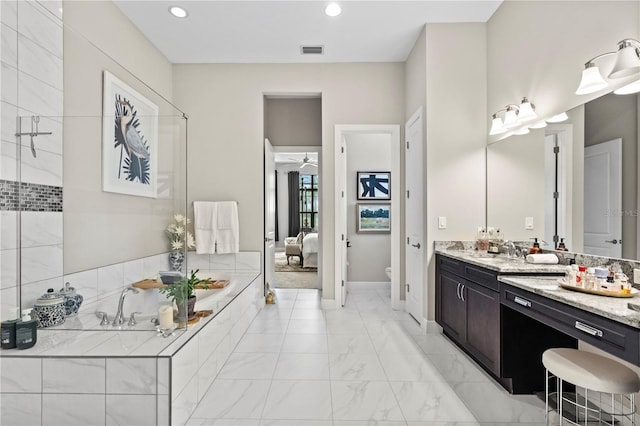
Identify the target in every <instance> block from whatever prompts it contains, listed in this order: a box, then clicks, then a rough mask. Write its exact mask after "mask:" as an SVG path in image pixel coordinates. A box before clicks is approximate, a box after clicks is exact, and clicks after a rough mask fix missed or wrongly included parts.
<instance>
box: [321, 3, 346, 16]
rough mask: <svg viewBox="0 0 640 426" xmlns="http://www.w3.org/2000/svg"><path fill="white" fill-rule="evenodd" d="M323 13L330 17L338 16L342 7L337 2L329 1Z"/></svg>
mask: <svg viewBox="0 0 640 426" xmlns="http://www.w3.org/2000/svg"><path fill="white" fill-rule="evenodd" d="M324 13H326V14H327V16H331V17H333V16H338V15H340V14H341V13H342V8H341V7H340V5H339V4H338V3H329V4H328V5H327V7H326V8H325V9H324Z"/></svg>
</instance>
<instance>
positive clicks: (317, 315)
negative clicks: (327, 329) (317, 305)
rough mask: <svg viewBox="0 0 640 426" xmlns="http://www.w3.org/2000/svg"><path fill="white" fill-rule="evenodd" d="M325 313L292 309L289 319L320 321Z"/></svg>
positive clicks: (318, 310) (314, 310)
mask: <svg viewBox="0 0 640 426" xmlns="http://www.w3.org/2000/svg"><path fill="white" fill-rule="evenodd" d="M325 316H326V313H325V311H322V310H320V309H300V308H295V307H294V308H293V311H292V312H291V319H296V320H299V319H312V320H321V319H323V318H325Z"/></svg>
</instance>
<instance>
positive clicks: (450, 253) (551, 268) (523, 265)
mask: <svg viewBox="0 0 640 426" xmlns="http://www.w3.org/2000/svg"><path fill="white" fill-rule="evenodd" d="M436 253H438V254H441V255H443V256H447V257H451V258H453V259H457V260H462V261H463V262H467V263H471V264H473V265H476V266H481V267H483V268H487V269H491V270H493V271H496V272H499V273H501V274H545V273H546V274H548V273H556V274H564V273H565V270H566V265H543V264H534V263H527V262H525V261H524V259H515V258H510V257H507V256H506V255H504V254H490V253H487V252H481V251H477V250H446V249H444V250H443V249H437V250H436Z"/></svg>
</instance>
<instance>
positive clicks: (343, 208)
mask: <svg viewBox="0 0 640 426" xmlns="http://www.w3.org/2000/svg"><path fill="white" fill-rule="evenodd" d="M340 148H341V154H340V158H341V161H340V164H339V165H336V167H339V173H340V180H339V182H341V189H340V191H341V193H340V206H339V209H340V213H341V217H342V218H343V220H341V221H340V234H341V236H340V238H341V240H340V241H341V244H340V247H341V252H342V256H341V259H342V265H341V278H340V279H341V283H342V286H341V288H342V294H341V300H342V302H341V306H344V305H345V303H347V265H348V259H347V185H346V182H347V144H346V141H345V139H344V137H343V138H342V146H341V147H340Z"/></svg>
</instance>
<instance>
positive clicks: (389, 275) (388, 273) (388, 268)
mask: <svg viewBox="0 0 640 426" xmlns="http://www.w3.org/2000/svg"><path fill="white" fill-rule="evenodd" d="M384 273H385V274H387V277H389V281H391V266H387V267H386V268H384Z"/></svg>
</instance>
